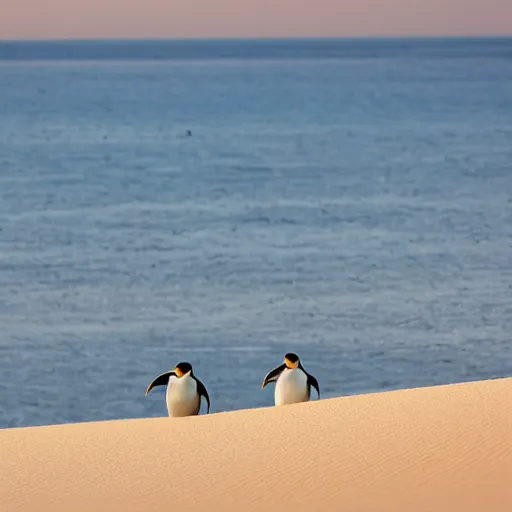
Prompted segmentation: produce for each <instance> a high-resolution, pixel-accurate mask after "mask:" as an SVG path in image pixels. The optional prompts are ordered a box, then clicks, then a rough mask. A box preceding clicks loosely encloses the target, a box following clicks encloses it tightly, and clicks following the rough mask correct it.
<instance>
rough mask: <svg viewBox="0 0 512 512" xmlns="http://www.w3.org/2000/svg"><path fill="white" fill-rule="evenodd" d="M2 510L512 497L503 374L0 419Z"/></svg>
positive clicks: (321, 506)
mask: <svg viewBox="0 0 512 512" xmlns="http://www.w3.org/2000/svg"><path fill="white" fill-rule="evenodd" d="M0 457H1V459H0V511H2V512H4V511H5V512H25V511H27V512H29V511H43V512H45V511H52V512H54V511H56V512H58V511H68V510H76V511H94V512H100V511H116V510H120V511H121V510H122V511H123V512H128V511H145V512H147V511H153V510H155V511H156V510H165V509H176V508H177V507H180V508H183V507H184V510H187V511H202V510H217V509H219V510H220V509H222V510H233V511H235V510H237V511H248V510H249V511H251V510H265V511H268V510H276V511H277V510H283V509H290V510H292V509H293V510H294V511H316V510H322V511H331V510H332V511H337V510H342V511H344V510H346V511H365V512H368V511H404V512H405V511H408V512H409V511H416V512H421V511H437V512H439V511H464V512H468V511H475V512H476V511H479V512H481V511H493V512H501V511H503V512H505V511H510V510H512V378H505V379H496V380H488V381H479V382H471V383H464V384H454V385H448V386H436V387H430V388H419V389H410V390H399V391H392V392H385V393H376V394H369V395H360V396H350V397H342V398H333V399H326V400H321V401H312V402H309V403H304V404H296V405H292V406H281V407H269V408H263V409H249V410H242V411H233V412H226V413H218V414H212V415H209V416H199V417H192V418H176V419H169V418H157V419H141V420H118V421H109V422H98V423H83V424H70V425H58V426H48V427H32V428H19V429H6V430H0Z"/></svg>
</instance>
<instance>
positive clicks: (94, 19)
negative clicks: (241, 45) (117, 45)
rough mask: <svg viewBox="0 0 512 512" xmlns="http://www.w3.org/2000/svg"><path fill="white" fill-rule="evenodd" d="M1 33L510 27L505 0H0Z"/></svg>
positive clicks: (333, 33)
mask: <svg viewBox="0 0 512 512" xmlns="http://www.w3.org/2000/svg"><path fill="white" fill-rule="evenodd" d="M0 13H1V14H0V39H95V38H97V39H115V38H123V39H124V38H135V39H137V38H144V39H147V38H150V39H153V38H156V39H160V38H210V37H214V38H217V37H220V38H231V37H354V36H356V37H358V36H363V37H364V36H429V35H431V36H436V35H437V36H450V35H454V36H460V35H462V36H464V35H469V36H470V35H512V0H0Z"/></svg>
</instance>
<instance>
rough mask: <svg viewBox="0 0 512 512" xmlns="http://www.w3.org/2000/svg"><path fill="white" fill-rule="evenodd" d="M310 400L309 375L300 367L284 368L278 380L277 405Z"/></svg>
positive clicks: (275, 394) (275, 398)
mask: <svg viewBox="0 0 512 512" xmlns="http://www.w3.org/2000/svg"><path fill="white" fill-rule="evenodd" d="M308 400H309V391H308V377H307V375H306V374H305V373H304V372H303V371H302V370H300V369H299V368H297V369H294V370H290V369H289V368H287V369H286V370H283V372H282V373H281V375H280V376H279V378H278V379H277V382H276V390H275V393H274V401H275V404H276V405H286V404H295V403H297V402H307V401H308Z"/></svg>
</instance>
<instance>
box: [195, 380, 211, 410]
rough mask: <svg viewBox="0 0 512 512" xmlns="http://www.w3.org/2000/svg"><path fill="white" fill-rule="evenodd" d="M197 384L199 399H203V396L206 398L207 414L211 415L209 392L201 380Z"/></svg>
mask: <svg viewBox="0 0 512 512" xmlns="http://www.w3.org/2000/svg"><path fill="white" fill-rule="evenodd" d="M196 382H197V393H198V395H199V398H201V396H204V398H205V400H206V403H207V405H208V409H207V411H206V414H209V412H210V397H209V396H208V391H206V388H205V387H204V384H203V383H202V382H201V381H200V380H199V379H196Z"/></svg>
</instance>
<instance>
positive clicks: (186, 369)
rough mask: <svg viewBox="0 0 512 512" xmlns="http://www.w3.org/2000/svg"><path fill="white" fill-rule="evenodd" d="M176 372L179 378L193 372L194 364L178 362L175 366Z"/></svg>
mask: <svg viewBox="0 0 512 512" xmlns="http://www.w3.org/2000/svg"><path fill="white" fill-rule="evenodd" d="M174 373H175V374H176V377H178V379H181V377H184V376H185V375H188V374H190V373H192V365H191V364H190V363H178V364H177V365H176V367H175V368H174Z"/></svg>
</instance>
